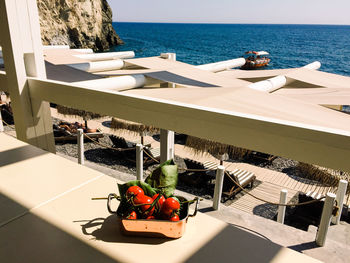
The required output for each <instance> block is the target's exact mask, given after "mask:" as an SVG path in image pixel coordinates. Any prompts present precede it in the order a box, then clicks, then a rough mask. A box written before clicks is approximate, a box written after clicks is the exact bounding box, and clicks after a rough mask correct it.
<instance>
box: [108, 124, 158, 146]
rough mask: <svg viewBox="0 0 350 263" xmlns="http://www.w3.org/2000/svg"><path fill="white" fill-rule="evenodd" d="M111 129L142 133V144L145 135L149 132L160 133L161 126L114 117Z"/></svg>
mask: <svg viewBox="0 0 350 263" xmlns="http://www.w3.org/2000/svg"><path fill="white" fill-rule="evenodd" d="M110 128H111V129H114V130H127V131H129V132H131V133H136V134H140V135H141V144H144V138H143V136H144V135H145V134H147V133H150V134H153V133H159V128H156V127H154V126H149V125H145V124H142V123H137V122H133V121H127V120H123V119H119V118H115V117H113V118H112V121H111V127H110Z"/></svg>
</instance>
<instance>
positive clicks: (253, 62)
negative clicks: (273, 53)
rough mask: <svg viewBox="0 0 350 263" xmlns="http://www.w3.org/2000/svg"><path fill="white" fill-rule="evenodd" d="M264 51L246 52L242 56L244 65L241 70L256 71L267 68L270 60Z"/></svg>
mask: <svg viewBox="0 0 350 263" xmlns="http://www.w3.org/2000/svg"><path fill="white" fill-rule="evenodd" d="M269 55H270V54H269V53H268V52H266V51H247V52H245V54H244V58H245V64H244V65H243V66H242V67H241V69H257V68H261V67H265V66H267V65H268V64H269V63H270V61H271V59H270V58H269V57H268V56H269Z"/></svg>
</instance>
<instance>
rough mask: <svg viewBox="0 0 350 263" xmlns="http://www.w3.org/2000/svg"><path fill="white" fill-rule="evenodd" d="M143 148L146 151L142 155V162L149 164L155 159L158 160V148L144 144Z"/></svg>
mask: <svg viewBox="0 0 350 263" xmlns="http://www.w3.org/2000/svg"><path fill="white" fill-rule="evenodd" d="M144 150H145V151H146V153H147V154H144V155H143V158H144V161H143V163H144V164H151V163H153V162H154V161H155V160H157V161H159V160H160V148H152V147H148V146H145V147H144ZM150 156H151V157H150Z"/></svg>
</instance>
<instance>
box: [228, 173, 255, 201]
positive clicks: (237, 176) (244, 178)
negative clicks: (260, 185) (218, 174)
mask: <svg viewBox="0 0 350 263" xmlns="http://www.w3.org/2000/svg"><path fill="white" fill-rule="evenodd" d="M228 173H229V175H230V176H231V177H232V178H233V179H234V180H235V181H236V182H237V183H238V184H239V185H240V186H242V187H243V188H244V187H246V186H249V187H252V186H253V183H254V181H255V179H256V176H255V174H254V173H252V172H249V171H246V170H242V169H235V170H233V171H229V172H228ZM226 181H228V180H226ZM230 181H231V180H230ZM231 183H232V184H234V183H233V182H232V181H231ZM241 190H242V189H241V188H240V187H238V186H237V185H236V184H234V185H233V186H232V187H231V188H230V189H229V191H225V192H223V194H224V195H226V196H227V197H228V198H231V197H233V196H235V195H236V194H237V193H238V192H240V191H241Z"/></svg>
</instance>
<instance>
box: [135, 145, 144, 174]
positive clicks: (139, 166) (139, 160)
mask: <svg viewBox="0 0 350 263" xmlns="http://www.w3.org/2000/svg"><path fill="white" fill-rule="evenodd" d="M136 178H137V180H139V181H143V145H142V144H141V143H138V144H136Z"/></svg>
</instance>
